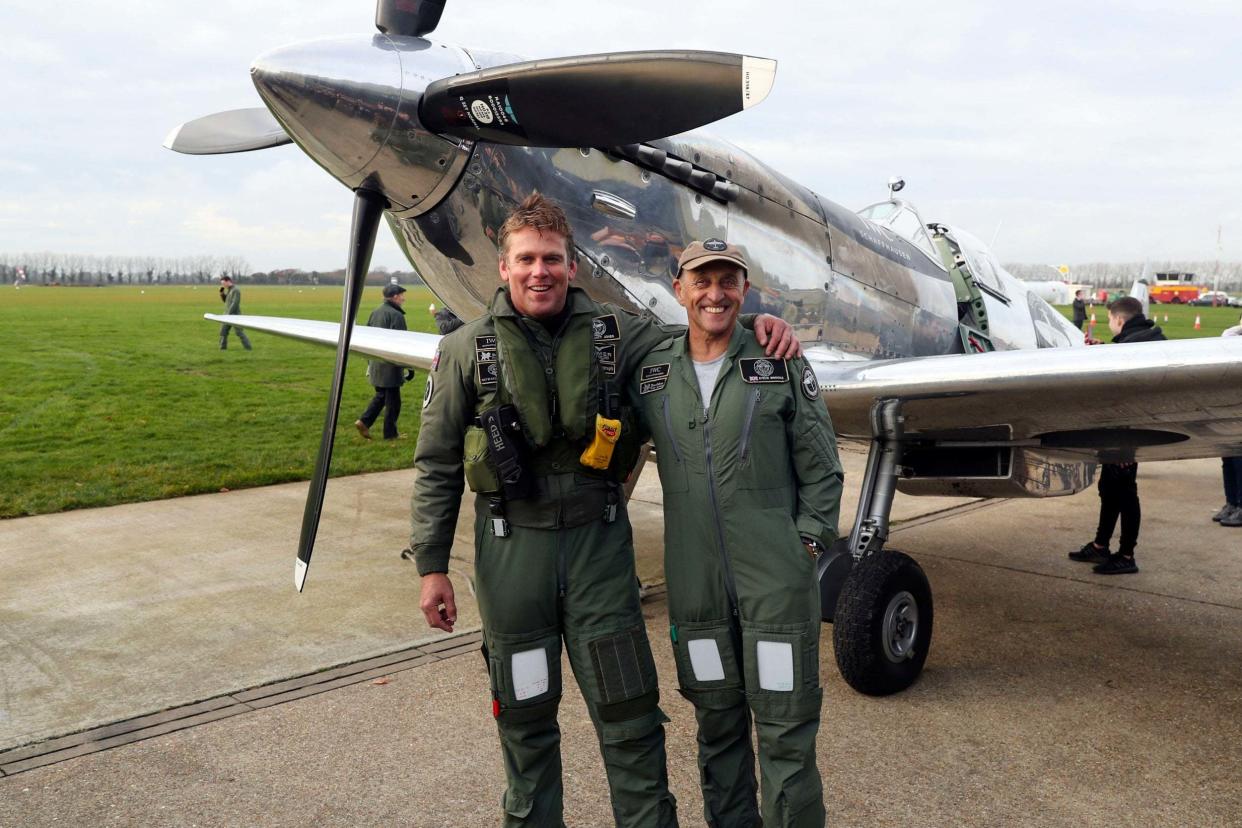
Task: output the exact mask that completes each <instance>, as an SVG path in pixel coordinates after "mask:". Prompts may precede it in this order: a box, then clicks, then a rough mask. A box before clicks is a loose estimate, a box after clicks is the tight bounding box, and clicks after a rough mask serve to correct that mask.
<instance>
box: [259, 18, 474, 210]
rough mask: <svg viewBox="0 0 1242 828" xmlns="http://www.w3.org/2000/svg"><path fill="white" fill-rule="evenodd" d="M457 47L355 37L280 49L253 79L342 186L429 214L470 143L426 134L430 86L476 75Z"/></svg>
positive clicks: (263, 59)
mask: <svg viewBox="0 0 1242 828" xmlns="http://www.w3.org/2000/svg"><path fill="white" fill-rule="evenodd" d="M474 68H475V67H474V64H473V63H472V62H470V61H469V60H468V58H467V57H466V55H465V53H464V52H462V51H461V50H458V49H451V48H449V47H446V46H443V45H440V44H434V43H431V42H430V41H427V40H423V39H422V38H416V37H389V36H387V35H356V36H353V37H341V38H331V39H328V40H315V41H310V42H308V43H299V44H295V45H293V46H285V47H283V48H280V49H276V50H274V51H271V52H268V53H267V54H265V55H262V56H260V57H259V58H257V59H256V60H255V61H254V63H253V64H252V65H251V67H250V74H251V78H252V79H253V80H254V85H255V87H256V88H257V89H258V90H259V95H260V96H261V97H262V98H263V101H264V102H265V103H266V104H267V107H268V109H270V110H271V111H272V114H273V115H274V116H275V117H276V119H277V120H278V121H280V123H281V125H282V126H283V127H284V128H285V131H286V132H288V133H289V135H290V137H292V138H293V140H294V141H295V142H297V144H298V146H300V147H301V148H302V149H303V150H304V151H305V152H306V153H307V154H308V155H310V157H311V158H313V159H315V161H316V162H317V163H318V164H319V165H320V166H321V167H323V168H324V169H326V170H327V171H328V172H329V173H331V174H332V175H333V176H334V177H335V178H336V179H337V180H339V181H340V182H341V183H342V184H344V185H345V186H347V187H349V188H350V189H351V190H352V189H357V188H358V187H360V186H362V185H363V184H364V183H365V184H366V186H367V188H368V189H371V190H376V191H378V192H381V193H383V195H384V196H385V198H387V199H388V203H389V209H390V210H391V211H392V212H394V213H396V214H398V215H402V216H415V215H419V214H421V213H424V212H426V211H427V210H430V209H431V208H432V207H434V206H435V205H436V203H438V201H439V200H440V199H442V198H443V197H444V195H445V194H446V193H447V192H448V191H449V190H451V189H452V187H453V185H454V183H455V182H456V180H457V178H458V177H459V176H460V175H461V173H462V171H463V170H464V169H465V166H466V162H467V160H468V158H469V156H470V152H471V150H472V146H473V145H472V144H470V143H469V142H459V141H458V140H457V139H455V138H445V137H442V136H440V135H437V134H435V133H433V132H430V131H428V130H427V129H426V128H425V127H424V126H423V125H422V124H421V123H420V121H419V117H418V106H419V101H420V100H421V99H422V96H423V91H424V90H425V89H426V88H427V85H428V84H429V83H431V82H432V81H434V80H437V79H439V78H442V77H451V76H453V75H454V74H457V73H460V72H463V71H469V70H473V69H474Z"/></svg>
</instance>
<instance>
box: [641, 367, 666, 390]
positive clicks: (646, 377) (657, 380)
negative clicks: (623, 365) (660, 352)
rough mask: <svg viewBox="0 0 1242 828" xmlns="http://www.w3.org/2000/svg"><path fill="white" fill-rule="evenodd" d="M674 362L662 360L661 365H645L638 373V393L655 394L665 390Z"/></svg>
mask: <svg viewBox="0 0 1242 828" xmlns="http://www.w3.org/2000/svg"><path fill="white" fill-rule="evenodd" d="M671 369H672V363H668V362H662V363H660V364H659V365H644V366H643V369H642V370H641V371H640V372H639V374H638V393H640V394H653V393H655V392H656V391H663V390H664V386H666V385H668V374H669V371H670V370H671Z"/></svg>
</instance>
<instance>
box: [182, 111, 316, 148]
mask: <svg viewBox="0 0 1242 828" xmlns="http://www.w3.org/2000/svg"><path fill="white" fill-rule="evenodd" d="M291 143H293V139H292V138H290V137H289V136H288V135H287V134H286V133H285V129H284V127H282V126H281V125H280V122H279V121H277V120H276V119H275V118H274V117H272V113H270V112H268V111H267V110H266V109H264V108H263V107H254V108H252V109H230V110H229V111H227V112H216V113H215V114H213V115H205V116H203V117H202V118H195V119H194V120H193V121H186V122H185V123H184V124H182V125H181V126H179V127H176V128H174V129H173V131H172V132H170V133H168V137H167V138H165V139H164V146H166V147H168V148H169V149H170V150H173V151H174V152H183V153H185V154H186V155H223V154H225V153H229V152H248V151H250V150H259V149H267V148H268V147H279V146H281V145H282V144H291Z"/></svg>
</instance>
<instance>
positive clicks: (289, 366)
mask: <svg viewBox="0 0 1242 828" xmlns="http://www.w3.org/2000/svg"><path fill="white" fill-rule="evenodd" d="M407 296H408V297H409V298H408V299H407V301H406V305H405V308H406V316H407V323H408V324H409V327H410V328H411V329H412V330H421V331H434V330H435V325H434V323H433V321H432V319H431V316H430V314H429V313H428V312H427V305H428V303H429V302H431V301H432V296H431V294H430V292H429V291H427V290H425V289H417V288H416V289H412V290H410V292H409V293H408V294H407ZM381 301H383V300H382V298H381V297H380V288H378V287H375V288H367V290H366V293H365V295H364V296H363V301H362V311H361V313H360V315H359V316H360V321H364V322H365V321H366V317H367V315H368V314H369V313H370V312H371V310H372V309H373V308H374V307H376V306H377V305H378V304H379V303H380V302H381ZM340 307H341V288H339V287H322V288H318V289H312V288H295V287H258V286H255V287H245V288H244V289H243V292H242V310H243V312H245V313H249V314H264V315H272V316H295V317H300V318H304V319H323V320H330V321H336V320H337V319H339V318H340V312H341V311H340ZM220 308H221V304H220V300H219V298H218V295H217V292H216V288H215V287H214V286H198V288H197V289H195V288H192V287H188V286H175V287H171V286H170V287H146V288H138V287H132V288H131V287H109V288H46V287H26V288H22V289H21V290H14V289H13V288H12V287H5V288H4V289H3V292H0V331H3V334H2V335H0V336H2V340H0V341H2V342H3V347H2V348H0V517H14V516H17V515H32V514H41V513H46V512H57V511H61V510H64V509H76V508H81V507H85V506H102V505H106V504H112V503H125V502H131V501H137V500H152V499H157V498H164V497H174V496H177V495H186V494H195V493H199V492H213V491H219V490H220V489H226V488H227V489H235V488H241V487H245V486H261V485H265V484H269V483H280V482H285V481H290V480H305V479H308V478H309V477H310V474H311V471H312V469H313V467H314V462H315V452H316V450H317V448H318V444H319V433H320V430H321V429H322V427H323V414H324V408H325V405H326V401H327V396H328V387H329V385H330V383H331V378H332V364H333V351H332V349H330V348H319V347H315V346H311V345H306V344H304V343H298V342H295V341H293V340H289V339H281V338H279V337H275V336H269V335H266V334H262V333H252V334H250V339H251V341H252V343H253V344H254V350H253V351H245V350H243V349H242V348H241V346H240V344H239V343H238V342H237V341H236V339H235V338H234V337H230V343H229V349H228V350H227V351H221V350H219V348H218V347H217V340H218V332H219V326H218V325H216V324H215V323H212V322H208V321H206V320H204V319H203V318H202V314H203V313H206V312H211V313H218V312H219V311H220ZM424 381H425V378H424V375H423V374H422V372H419V376H418V377H417V378H416V379H415V381H414V382H413V383H407V384H406V386H405V388H404V389H403V390H402V398H403V403H404V406H403V409H402V412H401V421H400V422H401V431H402V432H403V433H405V434H407V435H408V437H407V439H404V440H398V441H393V442H385V441H383V440H378V439H377V440H374V441H370V442H368V441H365V440H363V439H362V438H361V437H360V436H359V435H358V433H357V432H356V431H355V430H354V428H353V425H352V423H353V421H354V419H355V418H356V417H357V416H358V414H359V413H360V412H361V411H362V409H363V407H364V406H365V405H366V403H367V401H368V400H369V399H370V397H371V394H372V393H373V392H372V389H371V387H370V385H368V384H367V381H366V361H365V360H363V359H360V358H356V357H355V358H354V359H353V360H351V363H350V367H349V374H348V379H347V382H346V385H345V389H344V397H343V402H342V405H341V422H342V426H343V427H342V428H340V429H339V430H338V433H337V438H336V449H335V452H334V455H333V459H332V473H333V474H334V475H342V474H355V473H358V472H364V471H382V470H387V469H396V468H404V467H408V466H409V465H410V463H411V461H412V457H413V453H414V438H415V436H416V435H417V433H418V415H419V406H420V403H421V402H422V394H423V387H424ZM377 431H378V429H377Z"/></svg>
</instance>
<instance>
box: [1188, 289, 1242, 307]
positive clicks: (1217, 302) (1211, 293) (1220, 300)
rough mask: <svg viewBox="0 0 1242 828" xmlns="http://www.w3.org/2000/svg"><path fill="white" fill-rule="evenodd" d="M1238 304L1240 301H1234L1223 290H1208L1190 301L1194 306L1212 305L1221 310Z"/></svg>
mask: <svg viewBox="0 0 1242 828" xmlns="http://www.w3.org/2000/svg"><path fill="white" fill-rule="evenodd" d="M1238 302H1239V300H1237V299H1234V298H1233V297H1231V296H1230V295H1229V294H1228V293H1225V292H1224V291H1223V290H1207V291H1204V292H1203V293H1200V294H1199V295H1198V296H1196V297H1195V298H1194V299H1191V300H1190V304H1192V305H1211V306H1212V307H1220V308H1223V307H1228V306H1229V305H1237V303H1238Z"/></svg>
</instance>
